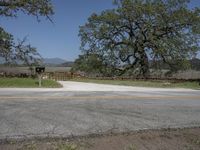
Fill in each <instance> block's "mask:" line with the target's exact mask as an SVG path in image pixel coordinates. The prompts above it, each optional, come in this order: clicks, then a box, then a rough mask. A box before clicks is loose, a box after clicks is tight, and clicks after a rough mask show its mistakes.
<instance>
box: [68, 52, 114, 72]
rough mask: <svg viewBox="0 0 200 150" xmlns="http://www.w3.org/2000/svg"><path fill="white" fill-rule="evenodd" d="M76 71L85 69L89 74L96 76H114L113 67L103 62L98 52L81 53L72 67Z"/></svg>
mask: <svg viewBox="0 0 200 150" xmlns="http://www.w3.org/2000/svg"><path fill="white" fill-rule="evenodd" d="M71 71H72V72H74V71H83V72H85V73H87V74H88V75H93V76H94V75H96V76H112V75H113V74H112V68H109V66H108V65H107V64H104V63H103V60H102V58H101V57H100V56H99V55H97V54H88V55H87V54H85V55H80V56H79V58H78V59H76V60H75V62H74V65H73V67H72V69H71Z"/></svg>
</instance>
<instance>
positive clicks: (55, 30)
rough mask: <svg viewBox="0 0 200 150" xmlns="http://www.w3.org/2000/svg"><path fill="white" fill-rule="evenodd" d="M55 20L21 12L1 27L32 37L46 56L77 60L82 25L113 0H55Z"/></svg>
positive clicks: (195, 0) (196, 1)
mask: <svg viewBox="0 0 200 150" xmlns="http://www.w3.org/2000/svg"><path fill="white" fill-rule="evenodd" d="M52 3H53V6H54V11H55V15H54V16H53V17H52V18H53V22H54V23H51V22H50V21H48V20H46V19H45V18H40V19H41V21H40V22H37V19H36V18H35V17H33V16H28V15H25V14H23V13H19V16H18V17H17V18H6V17H0V26H2V27H3V28H4V29H5V30H6V31H7V32H9V33H11V34H13V35H14V38H15V39H23V38H24V37H27V38H28V43H30V44H31V45H32V46H34V47H36V48H37V50H38V52H39V53H40V54H41V55H42V56H43V57H44V58H55V57H57V58H62V59H64V60H67V61H74V60H75V59H76V58H78V55H80V54H81V51H80V38H79V37H78V32H79V26H80V25H84V24H85V23H86V21H87V18H88V17H89V16H90V15H91V14H92V13H94V12H96V13H100V12H101V11H102V10H105V9H111V8H113V7H114V6H113V5H112V0H52ZM195 6H199V7H200V0H191V4H190V7H195ZM199 56H200V54H199Z"/></svg>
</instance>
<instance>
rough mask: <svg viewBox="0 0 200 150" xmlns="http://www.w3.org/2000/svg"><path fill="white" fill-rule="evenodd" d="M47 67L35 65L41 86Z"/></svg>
mask: <svg viewBox="0 0 200 150" xmlns="http://www.w3.org/2000/svg"><path fill="white" fill-rule="evenodd" d="M44 71H45V67H41V66H40V67H35V72H36V73H37V75H38V82H39V87H41V86H42V73H44Z"/></svg>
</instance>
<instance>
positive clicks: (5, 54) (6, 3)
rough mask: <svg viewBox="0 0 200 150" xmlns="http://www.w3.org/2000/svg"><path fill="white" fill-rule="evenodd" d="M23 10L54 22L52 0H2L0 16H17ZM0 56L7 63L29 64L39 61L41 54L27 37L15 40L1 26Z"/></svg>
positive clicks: (0, 2) (0, 1)
mask: <svg viewBox="0 0 200 150" xmlns="http://www.w3.org/2000/svg"><path fill="white" fill-rule="evenodd" d="M19 11H21V12H23V13H25V14H27V15H32V16H35V17H36V18H37V20H38V21H40V19H39V17H40V16H43V17H46V18H47V19H48V20H49V21H51V22H52V19H51V16H52V15H53V14H54V12H53V6H52V4H51V2H50V0H0V17H17V16H18V12H19ZM0 57H2V58H4V59H5V61H6V63H15V62H18V61H20V62H21V63H25V64H27V65H31V64H35V63H38V62H39V60H40V59H41V56H40V55H39V53H38V52H37V50H36V48H35V47H32V46H31V45H30V44H26V38H24V39H23V40H18V42H14V37H13V36H12V35H11V34H10V33H7V32H6V31H5V30H4V29H3V28H2V27H0Z"/></svg>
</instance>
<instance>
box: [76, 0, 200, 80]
mask: <svg viewBox="0 0 200 150" xmlns="http://www.w3.org/2000/svg"><path fill="white" fill-rule="evenodd" d="M188 3H189V0H116V1H115V4H116V5H117V7H116V8H114V9H111V10H105V11H103V12H101V13H100V14H96V13H94V14H92V15H91V16H90V17H89V18H88V21H87V23H86V24H85V25H83V26H81V27H80V31H79V36H80V38H81V41H82V43H81V49H82V50H83V52H85V53H95V54H98V55H99V56H102V58H103V61H104V62H106V63H107V64H109V65H110V66H111V67H113V68H115V71H116V72H115V73H116V74H119V75H121V74H124V73H126V72H127V71H130V70H133V71H137V72H138V74H139V75H142V76H143V77H148V76H149V70H150V69H149V64H150V61H151V62H152V61H155V62H162V63H164V64H167V65H168V66H169V67H170V69H171V70H177V69H179V68H184V66H185V62H186V61H187V60H189V59H191V58H192V57H193V56H195V54H196V53H197V51H198V50H199V45H198V44H199V43H198V42H199V39H200V9H199V8H198V7H196V8H194V9H189V8H188Z"/></svg>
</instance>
